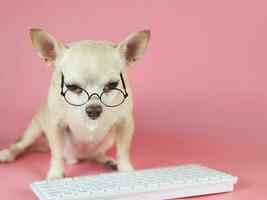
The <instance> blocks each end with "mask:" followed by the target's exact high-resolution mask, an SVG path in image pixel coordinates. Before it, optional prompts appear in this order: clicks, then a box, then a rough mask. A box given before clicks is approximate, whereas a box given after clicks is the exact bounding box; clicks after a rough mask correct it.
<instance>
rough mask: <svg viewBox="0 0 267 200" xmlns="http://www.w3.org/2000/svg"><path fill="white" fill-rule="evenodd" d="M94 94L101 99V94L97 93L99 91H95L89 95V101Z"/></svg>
mask: <svg viewBox="0 0 267 200" xmlns="http://www.w3.org/2000/svg"><path fill="white" fill-rule="evenodd" d="M87 94H88V93H87ZM94 95H95V96H97V97H98V99H99V100H101V98H100V96H99V94H97V93H95V92H94V93H92V94H91V95H88V101H90V99H91V97H92V96H94Z"/></svg>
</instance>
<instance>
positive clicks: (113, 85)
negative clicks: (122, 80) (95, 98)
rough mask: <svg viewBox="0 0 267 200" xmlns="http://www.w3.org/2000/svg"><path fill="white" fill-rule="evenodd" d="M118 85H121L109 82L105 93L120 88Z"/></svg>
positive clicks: (116, 82)
mask: <svg viewBox="0 0 267 200" xmlns="http://www.w3.org/2000/svg"><path fill="white" fill-rule="evenodd" d="M118 84H119V82H118V81H113V82H109V83H108V84H107V85H105V87H104V91H107V90H110V89H115V88H116V87H118Z"/></svg>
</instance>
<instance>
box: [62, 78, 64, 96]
mask: <svg viewBox="0 0 267 200" xmlns="http://www.w3.org/2000/svg"><path fill="white" fill-rule="evenodd" d="M63 88H64V75H63V73H61V95H64V92H63Z"/></svg>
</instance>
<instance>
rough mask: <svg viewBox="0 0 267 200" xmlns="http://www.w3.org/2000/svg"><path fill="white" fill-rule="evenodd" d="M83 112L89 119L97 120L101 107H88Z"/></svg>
mask: <svg viewBox="0 0 267 200" xmlns="http://www.w3.org/2000/svg"><path fill="white" fill-rule="evenodd" d="M85 111H86V113H87V115H88V116H89V117H90V118H91V119H97V118H98V117H99V116H100V114H101V112H102V107H101V106H100V105H90V106H87V107H86V109H85Z"/></svg>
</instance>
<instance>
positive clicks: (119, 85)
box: [30, 29, 150, 120]
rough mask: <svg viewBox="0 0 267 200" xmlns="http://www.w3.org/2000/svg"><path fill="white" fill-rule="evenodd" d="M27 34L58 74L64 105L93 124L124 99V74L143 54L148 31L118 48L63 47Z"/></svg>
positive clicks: (40, 34)
mask: <svg viewBox="0 0 267 200" xmlns="http://www.w3.org/2000/svg"><path fill="white" fill-rule="evenodd" d="M30 34H31V39H32V43H33V46H34V48H35V50H36V52H37V54H38V55H39V56H40V57H41V58H42V59H43V60H44V61H45V62H46V63H47V64H48V65H50V66H52V68H53V69H54V70H56V71H57V72H58V73H60V74H61V82H62V84H59V85H58V87H62V91H61V94H62V96H63V97H64V98H65V100H66V103H67V102H68V103H69V104H72V105H69V106H77V107H78V106H79V108H78V109H76V110H77V112H80V111H81V110H83V111H84V114H86V116H88V117H89V118H90V119H92V120H95V119H97V118H99V117H100V116H101V113H103V112H104V110H105V109H106V108H107V107H109V106H116V105H118V104H120V103H122V102H123V100H124V98H126V96H127V91H126V90H125V89H124V87H123V85H124V84H123V73H124V71H125V69H126V68H127V66H129V65H130V64H131V63H133V62H134V61H136V60H138V59H139V58H140V57H141V56H142V55H143V54H144V52H145V50H146V47H147V45H148V42H149V38H150V31H148V30H142V31H138V32H135V33H133V34H131V35H130V36H129V37H128V38H127V39H126V40H124V41H122V42H120V43H118V44H112V43H111V42H107V41H79V42H74V43H71V44H68V45H64V44H63V43H61V42H59V41H58V40H57V39H55V37H53V36H52V35H51V34H49V33H47V32H45V31H43V30H40V29H31V30H30ZM89 99H90V100H89ZM100 99H101V100H100Z"/></svg>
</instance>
